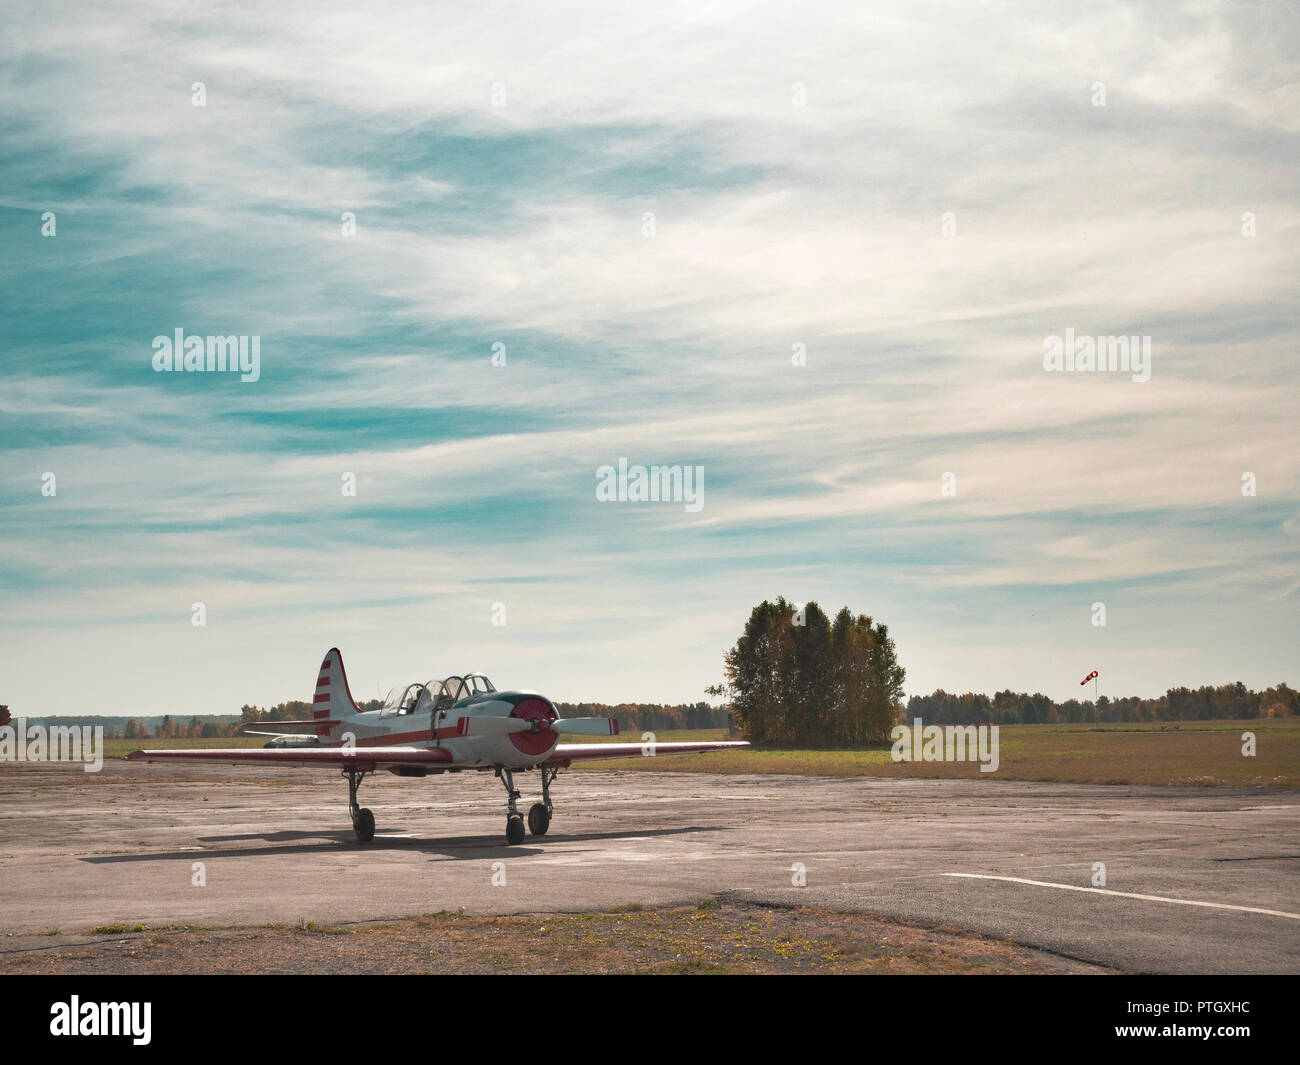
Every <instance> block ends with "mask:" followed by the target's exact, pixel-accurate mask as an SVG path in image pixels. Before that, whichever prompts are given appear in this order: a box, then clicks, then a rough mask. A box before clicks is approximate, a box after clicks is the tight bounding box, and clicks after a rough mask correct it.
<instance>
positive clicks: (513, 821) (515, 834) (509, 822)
mask: <svg viewBox="0 0 1300 1065" xmlns="http://www.w3.org/2000/svg"><path fill="white" fill-rule="evenodd" d="M506 840H507V841H508V842H509V843H511V844H512V845H513V844H518V843H522V842H523V841H524V819H523V818H522V817H520V816H519V815H518V814H515V815H514V816H513V817H509V818H507V819H506Z"/></svg>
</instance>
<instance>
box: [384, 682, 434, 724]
mask: <svg viewBox="0 0 1300 1065" xmlns="http://www.w3.org/2000/svg"><path fill="white" fill-rule="evenodd" d="M423 694H424V685H423V684H407V685H406V686H405V687H397V688H394V689H392V691H390V692H389V693H388V695H387V696H385V697H384V705H383V707H382V708H381V709H380V711H379V712H380V713H381V714H383V715H384V716H387V715H389V714H412V713H414V712H415V709H416V707H417V706H418V705H419V703H420V699H421V697H422V696H423Z"/></svg>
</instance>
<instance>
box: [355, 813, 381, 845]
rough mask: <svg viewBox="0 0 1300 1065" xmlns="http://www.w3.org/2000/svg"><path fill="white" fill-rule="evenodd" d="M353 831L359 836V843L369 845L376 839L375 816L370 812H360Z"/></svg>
mask: <svg viewBox="0 0 1300 1065" xmlns="http://www.w3.org/2000/svg"><path fill="white" fill-rule="evenodd" d="M352 831H353V832H355V833H356V834H357V841H358V842H360V843H369V842H370V841H371V840H372V839H374V838H375V815H374V814H373V813H371V812H370V811H369V810H358V811H357V819H356V820H355V821H354V822H353V823H352Z"/></svg>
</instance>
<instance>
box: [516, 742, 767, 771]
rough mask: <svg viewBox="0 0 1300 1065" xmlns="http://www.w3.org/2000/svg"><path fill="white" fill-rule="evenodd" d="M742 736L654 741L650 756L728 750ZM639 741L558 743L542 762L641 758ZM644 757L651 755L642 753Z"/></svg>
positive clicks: (746, 744)
mask: <svg viewBox="0 0 1300 1065" xmlns="http://www.w3.org/2000/svg"><path fill="white" fill-rule="evenodd" d="M748 746H749V744H748V743H746V742H745V741H744V740H715V741H714V742H712V743H703V742H702V743H656V744H654V746H653V748H652V749H653V750H654V755H653V757H656V758H660V757H663V756H664V755H669V754H695V753H702V752H704V751H730V750H735V749H736V748H738V747H748ZM648 747H649V745H648V744H642V743H561V744H560V745H559V746H558V747H556V748H555V752H554V753H553V754H552V755H551V757H550V758H548V759H546V761H545V762H544V763H542V764H543V765H559V766H565V765H569V764H570V763H572V762H585V761H588V760H590V759H594V758H641V757H643V754H644V752H643V748H648ZM645 756H646V757H651V756H649V755H645Z"/></svg>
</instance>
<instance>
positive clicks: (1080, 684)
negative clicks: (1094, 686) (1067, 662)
mask: <svg viewBox="0 0 1300 1065" xmlns="http://www.w3.org/2000/svg"><path fill="white" fill-rule="evenodd" d="M1096 675H1097V671H1096V670H1095V669H1094V670H1093V671H1092V672H1091V673H1089V674H1088V675H1087V676H1086V677H1084V678H1083V680H1081V681H1079V687H1080V688H1082V687H1083V686H1084V685H1085V684H1087V683H1088V681H1090V680H1092V678H1093V677H1095V676H1096Z"/></svg>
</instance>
